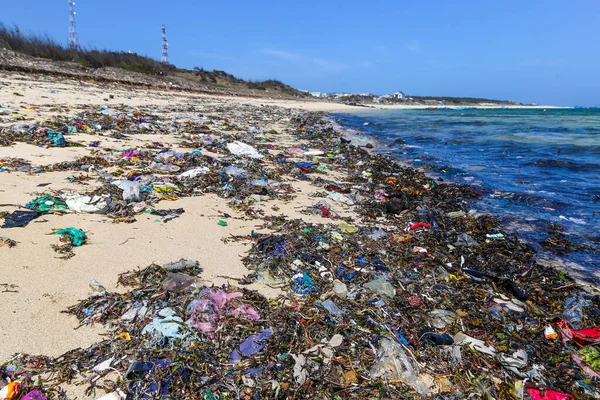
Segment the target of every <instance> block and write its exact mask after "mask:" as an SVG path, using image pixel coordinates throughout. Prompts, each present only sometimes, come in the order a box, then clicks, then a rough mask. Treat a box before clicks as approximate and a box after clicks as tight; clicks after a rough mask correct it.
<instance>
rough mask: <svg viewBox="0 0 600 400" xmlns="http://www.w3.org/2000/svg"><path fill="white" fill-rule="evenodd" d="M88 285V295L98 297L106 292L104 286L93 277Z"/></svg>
mask: <svg viewBox="0 0 600 400" xmlns="http://www.w3.org/2000/svg"><path fill="white" fill-rule="evenodd" d="M89 286H90V289H91V292H90V293H89V294H88V296H89V297H99V296H104V295H105V294H106V288H105V287H104V286H103V285H102V284H101V283H100V282H98V281H97V280H95V279H92V282H91V283H90V285H89Z"/></svg>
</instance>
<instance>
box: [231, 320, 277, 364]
mask: <svg viewBox="0 0 600 400" xmlns="http://www.w3.org/2000/svg"><path fill="white" fill-rule="evenodd" d="M272 336H273V329H272V328H267V329H263V330H262V331H259V332H258V333H256V334H254V335H250V336H249V337H248V338H247V339H246V340H244V341H243V342H242V343H241V344H240V345H239V346H238V347H237V348H235V349H234V350H233V351H232V352H231V354H230V356H229V362H230V363H235V362H238V361H241V359H242V357H252V356H253V355H255V354H257V353H259V352H260V351H262V350H263V349H264V348H265V347H266V346H267V342H268V340H269V339H270V338H271V337H272Z"/></svg>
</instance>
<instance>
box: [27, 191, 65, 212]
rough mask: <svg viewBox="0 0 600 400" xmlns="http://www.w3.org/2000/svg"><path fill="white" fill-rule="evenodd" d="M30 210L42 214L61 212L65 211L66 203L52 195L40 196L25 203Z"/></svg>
mask: <svg viewBox="0 0 600 400" xmlns="http://www.w3.org/2000/svg"><path fill="white" fill-rule="evenodd" d="M25 207H27V208H29V209H30V210H35V211H38V212H41V213H43V214H48V213H61V212H65V211H67V205H66V204H65V203H64V202H63V201H62V200H60V199H58V198H56V197H53V196H48V195H45V196H41V197H38V198H37V199H34V200H32V201H30V202H29V203H27V204H25Z"/></svg>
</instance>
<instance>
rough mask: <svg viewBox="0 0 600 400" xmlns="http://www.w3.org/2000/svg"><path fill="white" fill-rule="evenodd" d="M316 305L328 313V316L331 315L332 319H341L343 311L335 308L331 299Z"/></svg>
mask: <svg viewBox="0 0 600 400" xmlns="http://www.w3.org/2000/svg"><path fill="white" fill-rule="evenodd" d="M318 304H319V305H320V306H321V307H323V308H324V309H326V310H327V311H329V314H331V315H333V316H334V317H341V316H342V315H343V314H344V311H342V310H341V309H340V308H339V307H338V306H336V305H335V303H334V302H333V301H331V299H327V300H325V301H323V302H321V303H318Z"/></svg>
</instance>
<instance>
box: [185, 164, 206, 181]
mask: <svg viewBox="0 0 600 400" xmlns="http://www.w3.org/2000/svg"><path fill="white" fill-rule="evenodd" d="M209 172H210V169H209V168H208V167H196V168H192V169H188V170H187V171H185V172H183V173H181V174H179V175H177V178H178V179H192V178H195V177H197V176H200V175H205V174H207V173H209Z"/></svg>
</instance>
